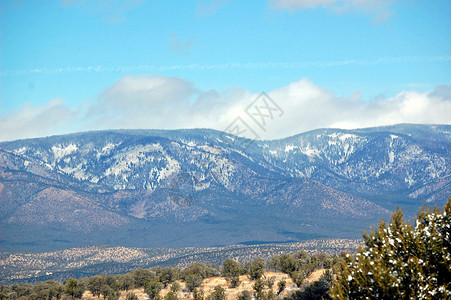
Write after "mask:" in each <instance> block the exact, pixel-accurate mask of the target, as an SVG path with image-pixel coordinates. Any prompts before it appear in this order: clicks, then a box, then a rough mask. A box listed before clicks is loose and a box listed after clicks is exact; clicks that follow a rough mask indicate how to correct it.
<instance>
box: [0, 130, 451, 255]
mask: <svg viewBox="0 0 451 300" xmlns="http://www.w3.org/2000/svg"><path fill="white" fill-rule="evenodd" d="M450 144H451V126H450V125H417V124H414V125H412V124H400V125H393V126H387V127H377V128H367V129H357V130H342V129H317V130H313V131H309V132H305V133H301V134H298V135H295V136H291V137H287V138H284V139H278V140H270V141H259V140H257V141H251V140H247V139H245V138H240V137H237V136H234V135H231V134H228V133H225V132H220V131H215V130H210V129H184V130H108V131H93V132H84V133H74V134H69V135H60V136H52V137H47V138H37V139H28V140H18V141H11V142H1V143H0V200H1V202H2V203H1V204H2V205H3V207H4V209H3V210H2V214H1V216H0V222H1V225H2V227H3V228H5V230H4V231H5V232H4V233H3V234H2V236H4V237H2V238H1V240H3V242H2V243H0V245H1V247H3V248H5V249H8V250H17V249H24V247H28V248H29V249H35V250H53V249H59V248H60V247H61V246H58V245H57V244H59V243H58V242H52V240H68V241H70V243H69V244H70V246H84V245H92V244H109V243H113V244H118V245H122V244H121V243H124V246H133V247H162V246H186V245H193V246H208V245H215V244H216V245H218V244H231V243H241V242H247V241H251V240H262V241H264V240H267V241H299V240H303V239H309V238H328V237H330V238H355V237H357V236H359V235H360V230H361V229H362V228H367V227H366V226H368V225H369V224H372V223H375V222H376V221H377V219H380V218H382V217H384V216H388V214H389V211H390V210H393V209H394V208H395V207H396V206H397V205H401V206H403V207H404V208H406V211H407V214H409V213H412V212H414V211H415V210H416V209H417V208H418V207H419V206H421V205H422V204H423V203H424V202H426V203H429V204H433V203H437V204H439V205H440V204H441V202H444V201H446V199H447V198H448V196H449V195H450V191H451V180H450V178H451V176H450V175H451V172H450V169H451V161H450V159H449V158H450V157H451V152H450V151H451V150H449V149H451V147H450V146H451V145H450ZM81 220H83V221H81ZM113 228H114V229H115V230H113ZM94 229H97V231H96V230H94ZM158 231H161V233H163V234H160V233H159V232H158ZM113 232H116V237H115V236H114V233H113ZM202 232H203V233H202ZM50 236H51V237H50ZM146 236H147V237H148V238H147V239H146V238H143V237H146ZM30 240H31V241H32V244H27V243H30ZM23 243H25V245H28V246H23V245H24V244H23ZM33 243H34V244H33ZM46 245H47V246H46ZM55 247H56V248H55Z"/></svg>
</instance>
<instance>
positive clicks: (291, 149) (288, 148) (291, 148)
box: [285, 145, 297, 152]
mask: <svg viewBox="0 0 451 300" xmlns="http://www.w3.org/2000/svg"><path fill="white" fill-rule="evenodd" d="M295 148H297V147H296V146H295V145H286V146H285V152H290V151H293V150H294V149H295Z"/></svg>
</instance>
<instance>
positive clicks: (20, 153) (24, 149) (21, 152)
mask: <svg viewBox="0 0 451 300" xmlns="http://www.w3.org/2000/svg"><path fill="white" fill-rule="evenodd" d="M27 150H28V148H27V147H22V148H19V149H16V150H14V154H17V155H23V154H25V152H27Z"/></svg>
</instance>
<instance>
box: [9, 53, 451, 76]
mask: <svg viewBox="0 0 451 300" xmlns="http://www.w3.org/2000/svg"><path fill="white" fill-rule="evenodd" d="M449 61H451V56H429V57H416V56H407V57H387V58H379V59H349V60H337V61H314V62H249V63H238V62H233V63H224V64H211V65H202V64H189V65H172V66H157V65H138V66H101V65H97V66H77V67H63V68H35V69H27V70H10V71H8V70H7V71H0V76H3V77H6V76H23V75H29V74H43V75H59V74H66V73H90V72H92V73H135V72H164V71H172V70H193V71H204V70H205V71H206V70H227V69H303V68H334V67H343V66H359V67H368V66H377V65H390V64H407V63H436V62H449Z"/></svg>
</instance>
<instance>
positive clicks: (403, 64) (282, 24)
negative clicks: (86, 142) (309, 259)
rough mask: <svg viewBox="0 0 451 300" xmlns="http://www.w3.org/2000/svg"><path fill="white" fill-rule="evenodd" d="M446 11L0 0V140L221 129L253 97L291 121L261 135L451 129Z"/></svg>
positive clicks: (347, 0)
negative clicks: (409, 125)
mask: <svg viewBox="0 0 451 300" xmlns="http://www.w3.org/2000/svg"><path fill="white" fill-rule="evenodd" d="M450 16H451V2H450V1H441V0H437V1H433V2H431V1H421V0H409V1H395V0H392V1H388V0H378V1H375V0H342V1H337V0H269V1H227V0H212V1H150V0H148V1H144V0H142V1H139V0H125V1H119V0H110V1H106V0H92V1H88V0H63V1H56V0H55V1H44V0H42V1H38V0H30V1H25V0H24V1H14V0H11V1H8V0H6V1H4V0H3V1H0V30H1V32H0V33H1V35H0V140H11V139H16V138H28V137H37V136H46V135H50V134H61V133H68V132H73V131H79V130H91V129H107V128H168V129H171V128H193V127H211V128H215V129H219V130H221V129H224V128H226V127H227V124H229V123H230V122H232V121H233V120H234V118H235V117H236V116H240V115H241V114H242V113H243V107H246V106H247V104H248V103H250V102H252V99H254V98H255V97H256V96H257V95H258V94H259V93H260V92H262V91H265V92H267V93H268V95H269V96H270V97H271V98H273V99H274V101H275V102H277V103H279V104H280V107H282V108H283V109H284V111H285V112H287V113H286V114H285V115H284V116H283V117H281V119H280V120H274V122H273V124H272V125H271V126H272V127H271V128H268V130H266V131H265V132H262V134H261V136H262V137H263V138H277V137H284V136H287V135H290V134H295V133H299V132H302V131H305V130H310V129H314V128H317V127H343V128H355V127H366V126H379V125H387V124H392V123H399V122H416V123H434V122H438V123H451V116H450V115H451V113H449V112H451V104H450V103H451V92H450V90H451V87H450V84H451V18H450ZM313 111H314V112H313Z"/></svg>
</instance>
